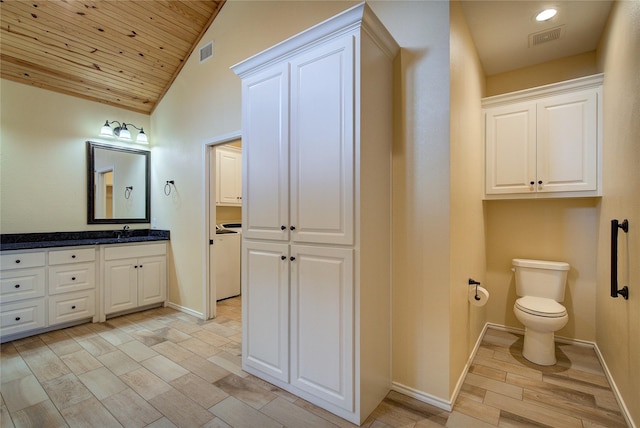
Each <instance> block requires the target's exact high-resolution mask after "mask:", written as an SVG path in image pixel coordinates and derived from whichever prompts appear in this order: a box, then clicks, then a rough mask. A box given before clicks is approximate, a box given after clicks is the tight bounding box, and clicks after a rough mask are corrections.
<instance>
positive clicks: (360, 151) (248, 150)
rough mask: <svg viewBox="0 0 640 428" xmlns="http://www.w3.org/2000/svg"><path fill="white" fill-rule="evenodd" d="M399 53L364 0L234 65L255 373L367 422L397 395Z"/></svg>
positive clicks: (249, 352)
mask: <svg viewBox="0 0 640 428" xmlns="http://www.w3.org/2000/svg"><path fill="white" fill-rule="evenodd" d="M397 50H398V46H397V44H396V43H395V41H394V40H393V39H392V38H391V36H390V35H389V33H388V32H387V31H386V30H385V29H384V27H383V26H382V24H381V23H380V21H379V20H378V19H377V18H376V17H375V15H373V13H372V12H371V10H370V9H369V7H368V6H367V5H366V4H364V3H363V4H360V5H357V6H355V7H353V8H351V9H349V10H347V11H345V12H344V13H342V14H339V15H337V16H336V17H334V18H331V19H329V20H327V21H325V22H323V23H321V24H319V25H317V26H315V27H313V28H311V29H309V30H308V31H305V32H303V33H301V34H299V35H297V36H294V37H292V38H290V39H288V40H286V41H284V42H282V43H280V44H278V45H276V46H274V47H273V48H271V49H268V50H266V51H264V52H262V53H260V54H258V55H255V56H253V57H251V58H249V59H247V60H246V61H244V62H241V63H239V64H237V65H235V66H234V67H232V69H233V70H234V72H236V73H237V74H238V75H239V76H240V77H241V78H242V124H243V129H242V132H243V167H244V168H243V174H244V176H243V195H244V200H243V210H242V215H243V219H242V223H243V235H242V238H243V250H242V251H243V260H242V275H241V276H242V296H243V298H242V304H243V310H242V314H243V336H242V337H243V368H244V369H245V370H246V371H248V372H250V373H252V374H254V375H256V376H258V377H260V378H262V379H265V380H267V381H269V382H271V383H274V384H275V385H278V386H279V387H281V388H283V389H285V390H288V391H290V392H292V393H294V394H296V395H298V396H300V397H303V398H304V399H306V400H308V401H310V402H312V403H314V404H316V405H318V406H320V407H323V408H325V409H327V410H329V411H330V412H332V413H334V414H336V415H338V416H340V417H343V418H345V419H347V420H349V421H351V422H354V423H356V424H360V423H361V422H362V421H363V420H364V419H365V418H366V417H367V416H368V415H369V414H370V413H371V411H372V410H373V409H374V408H375V407H376V406H377V405H378V404H379V402H380V401H381V400H382V399H383V398H384V396H385V395H386V394H387V393H388V391H389V389H390V387H391V373H390V305H389V296H390V263H391V258H390V233H389V230H390V224H391V223H390V222H391V217H390V209H391V198H390V195H391V139H392V109H391V105H392V80H393V71H392V70H393V69H392V61H393V57H394V56H395V53H396V52H397ZM365 350H366V351H365Z"/></svg>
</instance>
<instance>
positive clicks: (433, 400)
mask: <svg viewBox="0 0 640 428" xmlns="http://www.w3.org/2000/svg"><path fill="white" fill-rule="evenodd" d="M391 390H392V391H395V392H399V393H400V394H404V395H407V396H409V397H411V398H415V399H416V400H418V401H422V402H423V403H427V404H431V405H432V406H435V407H437V408H438V409H442V410H446V411H447V412H450V411H451V409H452V408H453V406H452V405H451V402H450V401H448V400H443V399H442V398H440V397H436V396H434V395H431V394H427V393H426V392H423V391H418V390H417V389H413V388H410V387H408V386H405V385H403V384H401V383H398V382H392V383H391Z"/></svg>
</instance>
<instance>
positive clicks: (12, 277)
mask: <svg viewBox="0 0 640 428" xmlns="http://www.w3.org/2000/svg"><path fill="white" fill-rule="evenodd" d="M44 278H45V277H44V268H35V269H20V270H15V271H9V272H2V273H1V274H0V303H8V302H15V301H17V300H24V299H31V298H34V297H41V296H44Z"/></svg>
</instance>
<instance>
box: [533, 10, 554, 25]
mask: <svg viewBox="0 0 640 428" xmlns="http://www.w3.org/2000/svg"><path fill="white" fill-rule="evenodd" d="M556 13H558V11H557V10H556V9H545V10H543V11H542V12H540V13H539V14H537V15H536V21H538V22H542V21H548V20H550V19H551V18H553V17H554V16H556Z"/></svg>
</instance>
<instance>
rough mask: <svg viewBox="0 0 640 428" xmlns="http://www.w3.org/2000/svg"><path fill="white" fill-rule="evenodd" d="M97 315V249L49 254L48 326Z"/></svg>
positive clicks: (52, 252)
mask: <svg viewBox="0 0 640 428" xmlns="http://www.w3.org/2000/svg"><path fill="white" fill-rule="evenodd" d="M95 314H96V249H95V248H94V247H89V248H70V249H63V250H52V251H49V325H54V324H60V323H65V322H70V321H75V320H79V319H85V318H92V317H93V316H94V315H95Z"/></svg>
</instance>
